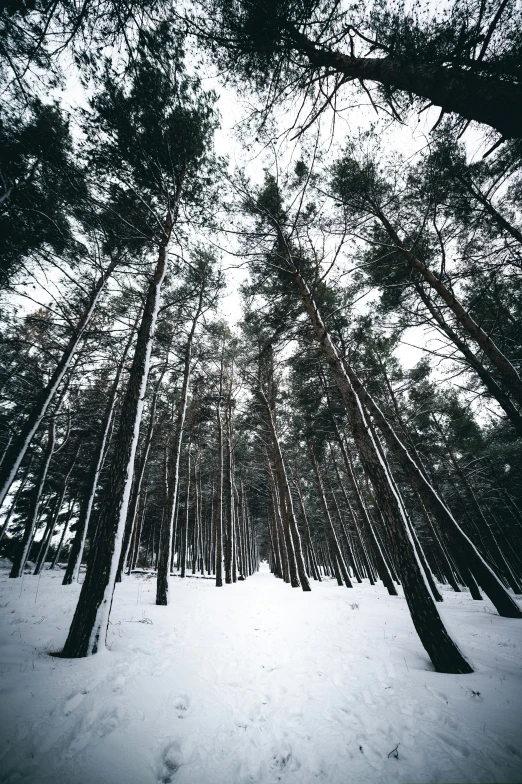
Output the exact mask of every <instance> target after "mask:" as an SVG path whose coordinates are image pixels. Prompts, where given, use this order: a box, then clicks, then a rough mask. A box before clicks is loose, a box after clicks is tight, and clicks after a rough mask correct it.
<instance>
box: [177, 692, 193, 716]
mask: <svg viewBox="0 0 522 784" xmlns="http://www.w3.org/2000/svg"><path fill="white" fill-rule="evenodd" d="M174 708H175V709H176V711H177V713H178V719H186V718H187V716H188V715H189V713H190V697H189V696H188V694H178V696H177V697H175V698H174Z"/></svg>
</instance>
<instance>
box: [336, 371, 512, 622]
mask: <svg viewBox="0 0 522 784" xmlns="http://www.w3.org/2000/svg"><path fill="white" fill-rule="evenodd" d="M345 367H346V373H347V374H348V375H349V377H350V380H351V383H352V384H353V388H354V390H355V391H356V392H357V394H358V395H359V396H360V398H361V400H363V401H364V404H365V406H366V408H367V409H368V411H370V413H371V416H372V417H373V419H374V421H375V423H376V425H377V427H378V428H379V430H380V431H381V433H382V435H383V436H384V438H385V439H386V443H387V445H388V449H389V450H390V453H391V454H392V455H393V456H394V458H395V460H397V462H398V464H399V465H400V467H401V469H402V471H403V472H404V474H405V476H406V477H407V478H408V479H409V481H410V483H411V485H412V487H413V488H414V489H415V490H416V491H417V492H418V493H419V495H420V497H421V498H422V501H423V503H424V505H425V506H426V508H427V509H428V511H429V512H430V513H431V514H432V515H433V517H434V518H435V519H436V520H437V521H438V523H439V524H440V526H441V528H442V530H443V531H444V532H445V533H446V536H447V537H448V541H449V543H450V545H451V547H452V549H453V550H454V551H455V552H456V553H457V555H458V558H459V564H460V563H461V562H462V563H464V564H466V565H467V566H468V567H469V569H470V571H471V572H472V574H473V575H474V576H475V577H476V579H477V581H478V582H479V584H480V586H481V587H482V589H483V591H484V592H485V593H486V594H487V595H488V596H489V598H490V599H491V601H492V602H493V604H494V605H495V607H496V609H497V611H498V613H499V615H502V616H504V617H506V618H522V611H521V610H520V608H519V607H518V605H517V603H516V602H515V601H514V599H513V598H512V597H511V596H510V595H509V593H508V592H507V591H506V589H505V588H504V586H503V585H502V583H501V582H500V580H499V579H498V577H497V576H496V575H495V573H494V572H493V571H492V570H491V569H490V567H489V566H488V565H487V563H486V562H485V561H484V559H483V558H482V556H481V555H480V553H479V552H478V550H477V548H476V547H475V546H474V545H473V543H472V542H471V540H470V539H469V538H468V536H466V534H465V533H464V532H463V531H462V529H461V528H460V526H459V525H458V523H457V522H456V520H455V518H454V517H453V515H452V514H451V512H450V510H449V509H448V507H447V506H446V505H445V504H444V502H443V501H442V499H441V498H440V497H439V495H438V493H437V492H436V491H435V489H434V488H433V487H432V485H431V484H430V482H429V481H428V479H427V477H426V476H425V474H424V472H423V471H421V469H420V468H419V467H418V465H417V464H416V462H415V461H414V459H413V458H412V457H411V455H410V454H409V452H408V450H407V448H406V447H405V446H404V444H403V443H402V442H401V441H400V439H399V437H398V436H397V434H396V433H395V431H394V430H393V428H392V427H391V425H390V424H389V422H388V421H387V419H386V417H385V416H384V414H383V413H382V411H381V410H380V408H379V407H378V405H377V404H376V403H375V401H374V400H373V399H372V398H371V397H370V395H369V394H368V393H367V391H366V390H365V389H364V387H363V385H362V384H361V382H360V381H359V379H358V378H357V375H356V374H355V373H354V372H353V370H351V368H349V367H348V366H345Z"/></svg>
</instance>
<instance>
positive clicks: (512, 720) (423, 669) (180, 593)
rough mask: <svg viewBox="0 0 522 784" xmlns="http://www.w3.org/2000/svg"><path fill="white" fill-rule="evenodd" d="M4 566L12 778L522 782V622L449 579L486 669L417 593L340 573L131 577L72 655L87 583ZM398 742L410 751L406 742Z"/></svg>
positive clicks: (446, 612) (466, 634) (1, 733)
mask: <svg viewBox="0 0 522 784" xmlns="http://www.w3.org/2000/svg"><path fill="white" fill-rule="evenodd" d="M7 565H8V564H7V562H5V561H4V563H3V566H4V568H3V569H2V570H1V571H0V629H1V647H0V725H1V726H0V770H1V775H0V781H2V782H6V783H7V784H15V782H34V784H50V782H53V784H155V782H163V783H164V784H169V783H170V782H172V784H249V783H251V782H252V783H254V782H255V784H272V783H274V784H275V782H283V784H286V783H287V784H290V783H291V782H292V783H293V784H309V783H311V782H314V783H315V782H327V783H328V784H395V782H397V784H398V783H399V782H424V783H426V782H475V783H477V782H510V783H513V782H521V781H522V657H521V652H522V623H521V622H520V621H516V620H509V619H505V618H499V617H498V615H496V613H495V612H494V610H493V609H492V607H491V606H490V604H489V602H488V601H486V600H485V601H484V602H473V601H472V600H471V599H470V597H469V595H468V594H454V593H452V592H451V591H444V604H443V605H442V606H440V605H439V606H440V607H441V612H442V615H443V616H444V619H445V621H446V623H447V625H448V626H449V628H450V630H451V632H452V633H453V635H454V636H455V637H456V638H457V640H458V642H459V644H460V645H461V647H462V648H463V650H464V651H465V653H466V654H467V655H468V656H469V657H470V658H471V660H472V662H473V664H474V666H475V669H476V671H475V673H473V674H472V675H461V676H456V675H440V674H437V673H435V672H434V671H433V668H432V666H431V664H430V662H429V660H428V658H427V655H426V653H425V652H424V649H423V648H422V646H421V644H420V642H419V639H418V637H417V635H416V633H415V630H414V628H413V625H412V622H411V620H410V617H409V614H408V609H407V606H406V602H405V601H404V599H403V598H401V597H398V598H391V597H388V595H387V593H386V591H385V590H384V589H383V588H382V587H373V588H372V587H371V586H370V585H369V584H367V583H366V584H363V585H362V586H355V587H354V588H353V589H352V590H349V589H346V588H339V587H338V586H337V584H336V583H334V582H333V581H331V580H327V581H325V582H323V583H321V584H315V583H314V584H313V590H312V592H311V593H308V594H305V593H303V592H302V591H300V590H297V589H291V588H290V587H289V586H287V585H285V584H284V583H283V582H282V581H281V580H277V579H275V578H274V577H272V576H271V575H270V574H269V573H268V571H267V567H266V564H265V565H263V567H262V571H261V573H259V574H256V575H254V576H253V577H250V578H249V579H248V580H247V581H245V582H239V583H237V584H236V585H233V586H225V587H223V588H222V589H221V590H216V588H215V587H214V584H213V582H212V581H211V580H206V579H185V580H181V579H179V578H173V580H172V583H173V586H172V600H171V604H170V605H169V607H168V608H164V607H156V606H155V605H154V598H155V580H154V579H152V578H151V575H139V574H136V575H133V576H132V577H130V578H127V579H125V581H124V582H123V584H121V585H119V586H118V587H117V589H116V594H115V600H114V604H113V610H112V615H111V625H110V628H109V635H108V648H109V650H107V651H106V652H104V653H102V654H100V655H97V656H93V657H90V658H88V659H78V660H70V659H61V658H56V657H53V656H51V655H49V654H50V652H52V651H57V650H59V649H60V648H61V646H63V643H64V641H65V638H66V635H67V630H68V626H69V623H70V620H71V618H72V613H73V610H74V606H75V601H76V598H77V596H78V593H79V586H78V585H74V586H69V587H67V588H65V587H62V585H61V574H60V572H59V571H57V572H47V573H44V575H43V576H42V577H41V578H40V579H38V578H36V577H33V576H30V575H29V574H27V575H25V577H24V579H23V583H22V581H20V580H9V579H8V577H7V571H6V568H5V567H7ZM394 749H395V751H394Z"/></svg>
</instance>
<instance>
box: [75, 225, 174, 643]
mask: <svg viewBox="0 0 522 784" xmlns="http://www.w3.org/2000/svg"><path fill="white" fill-rule="evenodd" d="M171 231H172V213H171V212H170V211H169V213H168V214H167V218H166V220H165V225H164V229H163V238H162V241H161V244H160V247H159V253H158V261H157V264H156V270H155V272H154V276H153V278H152V280H151V282H150V285H149V289H148V292H147V298H146V301H145V306H144V310H143V317H142V320H141V324H140V328H139V331H138V337H137V340H136V349H135V352H134V358H133V362H132V367H131V370H130V374H129V381H128V385H127V389H126V392H125V396H124V399H123V404H122V409H121V414H120V422H119V426H118V432H117V435H116V438H115V450H114V455H113V460H112V465H111V471H110V472H109V476H108V481H107V485H106V487H105V490H104V493H103V496H102V498H101V501H100V518H99V521H98V529H97V532H96V535H95V538H94V541H93V544H92V556H91V558H90V562H89V567H88V569H87V573H86V576H85V580H84V582H83V585H82V590H81V593H80V598H79V600H78V605H77V607H76V612H75V614H74V618H73V621H72V624H71V628H70V630H69V636H68V637H67V641H66V643H65V646H64V649H63V654H62V655H63V656H65V657H71V658H76V657H81V656H88V655H90V654H93V653H96V652H97V651H99V650H101V649H103V648H104V647H105V638H106V634H107V626H108V623H109V614H110V609H111V604H112V597H113V593H114V586H115V583H116V571H117V569H118V564H119V559H120V553H121V547H122V542H123V532H124V528H125V520H126V518H127V510H128V505H129V496H130V491H131V486H132V478H133V473H134V460H135V456H136V447H137V444H138V438H139V431H140V423H141V417H142V413H143V403H144V398H145V391H146V388H147V380H148V376H149V366H150V355H151V351H152V344H153V341H154V332H155V327H156V318H157V315H158V309H159V303H160V296H161V286H162V283H163V280H164V278H165V272H166V263H167V244H168V241H169V238H170V234H171Z"/></svg>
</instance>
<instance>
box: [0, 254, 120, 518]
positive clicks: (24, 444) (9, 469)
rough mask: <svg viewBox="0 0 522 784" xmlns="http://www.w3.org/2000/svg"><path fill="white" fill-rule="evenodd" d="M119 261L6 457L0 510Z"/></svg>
mask: <svg viewBox="0 0 522 784" xmlns="http://www.w3.org/2000/svg"><path fill="white" fill-rule="evenodd" d="M119 258H120V257H119V254H118V255H116V256H115V257H114V258H113V259H111V262H110V264H109V266H108V267H107V270H106V271H105V272H104V273H103V274H102V275H101V277H100V278H99V280H98V281H97V282H96V284H95V286H94V288H93V291H92V293H91V294H90V296H89V298H88V300H87V303H86V305H85V308H84V311H83V313H82V314H81V316H80V318H79V319H78V323H77V325H76V327H75V329H74V332H73V335H72V336H71V338H70V339H69V342H68V343H67V346H66V348H65V350H64V351H63V353H62V356H61V358H60V361H59V362H58V365H57V366H56V368H55V370H54V372H53V374H52V375H51V378H50V379H49V382H48V383H47V385H46V386H45V388H44V389H42V390H41V392H40V393H39V394H38V396H37V398H36V400H35V402H34V404H33V406H32V408H31V410H30V412H29V414H28V415H27V417H26V420H25V422H24V424H23V425H22V427H21V429H20V432H19V433H18V435H17V436H16V437H15V438H14V439H13V442H12V443H11V445H10V447H9V450H8V451H7V453H6V454H5V457H4V460H3V462H2V466H1V468H0V507H1V506H2V504H3V502H4V500H5V497H6V495H7V493H8V492H9V488H10V487H11V485H12V483H13V482H14V479H15V477H16V473H17V471H18V468H19V466H20V463H21V462H22V460H23V458H24V455H25V453H26V452H27V449H28V448H29V446H30V444H31V441H32V440H33V436H34V434H35V433H36V431H37V430H38V428H39V426H40V423H41V421H42V419H43V418H44V416H45V414H46V412H47V409H48V408H49V406H50V404H51V403H52V401H53V400H54V397H55V395H56V392H57V390H58V387H59V386H60V383H61V381H62V379H63V377H64V375H65V373H66V372H67V368H68V367H69V365H70V363H71V359H72V357H73V354H74V352H75V351H76V349H77V347H78V344H79V343H80V340H81V339H82V337H83V334H84V332H85V329H86V327H87V325H88V323H89V321H90V320H91V317H92V314H93V313H94V310H95V308H96V304H97V302H98V300H99V298H100V295H101V293H102V291H103V289H104V286H105V283H106V282H107V279H108V278H109V277H110V275H111V274H112V272H113V271H114V269H115V267H116V265H117V263H118V261H119Z"/></svg>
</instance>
